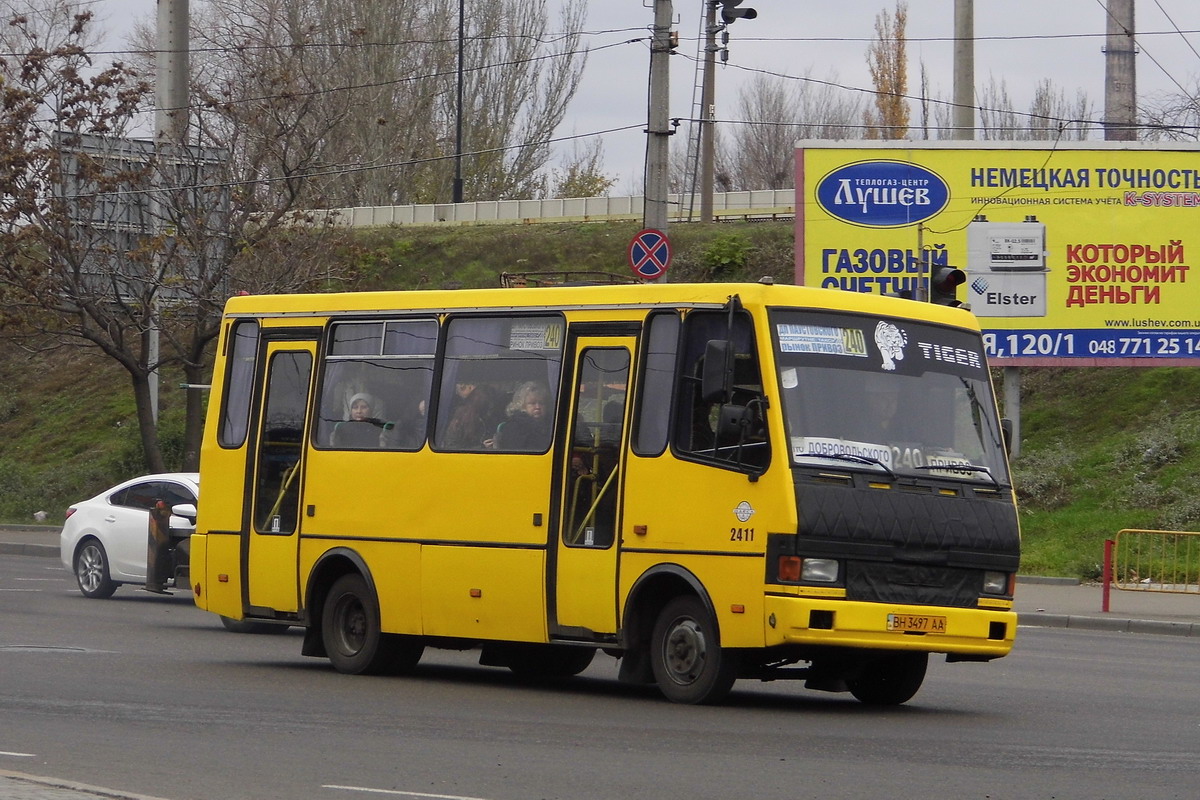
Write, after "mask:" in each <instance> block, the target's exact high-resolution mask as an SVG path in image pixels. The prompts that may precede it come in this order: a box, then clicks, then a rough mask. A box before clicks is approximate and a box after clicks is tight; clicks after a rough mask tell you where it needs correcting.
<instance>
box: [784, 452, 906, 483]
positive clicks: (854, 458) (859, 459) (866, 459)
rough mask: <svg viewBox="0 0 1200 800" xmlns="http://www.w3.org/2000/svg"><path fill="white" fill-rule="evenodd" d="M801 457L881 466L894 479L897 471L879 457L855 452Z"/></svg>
mask: <svg viewBox="0 0 1200 800" xmlns="http://www.w3.org/2000/svg"><path fill="white" fill-rule="evenodd" d="M800 457H801V458H829V459H833V460H834V461H850V462H852V463H854V464H869V465H871V466H873V467H879V468H880V469H882V470H883V471H884V472H886V473H887V474H888V477H889V478H892V479H893V480H894V479H895V477H896V473H894V472H892V468H891V467H889V466H888V465H887V464H885V463H883V462H882V461H880V460H879V459H878V458H871V457H870V456H859V455H855V454H854V453H801V454H800Z"/></svg>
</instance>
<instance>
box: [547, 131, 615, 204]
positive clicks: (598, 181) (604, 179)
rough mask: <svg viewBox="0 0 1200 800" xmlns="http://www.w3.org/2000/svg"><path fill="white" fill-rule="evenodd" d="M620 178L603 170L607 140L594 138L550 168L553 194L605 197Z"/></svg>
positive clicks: (576, 146)
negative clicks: (605, 141) (553, 167)
mask: <svg viewBox="0 0 1200 800" xmlns="http://www.w3.org/2000/svg"><path fill="white" fill-rule="evenodd" d="M616 182H617V179H616V178H615V177H613V176H611V175H606V174H605V173H604V143H603V142H602V141H600V140H599V139H593V140H592V141H590V142H588V143H587V144H584V145H580V143H579V140H576V141H575V143H574V147H572V149H571V152H570V153H569V154H567V155H566V156H565V157H564V158H563V160H562V163H561V164H560V165H559V166H558V167H557V168H555V169H553V170H551V172H550V196H551V197H604V196H606V195H607V194H608V191H609V190H610V189H611V188H612V186H613V184H614V183H616Z"/></svg>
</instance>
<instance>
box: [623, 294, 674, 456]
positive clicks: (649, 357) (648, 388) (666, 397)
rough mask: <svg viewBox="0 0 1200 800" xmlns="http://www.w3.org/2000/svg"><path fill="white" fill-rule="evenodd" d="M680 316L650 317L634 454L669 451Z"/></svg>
mask: <svg viewBox="0 0 1200 800" xmlns="http://www.w3.org/2000/svg"><path fill="white" fill-rule="evenodd" d="M679 328H680V321H679V315H678V314H677V313H675V312H668V313H665V314H663V313H657V314H651V315H650V318H649V320H647V322H646V329H647V335H646V337H645V341H646V346H645V352H644V353H643V355H642V358H641V364H642V369H641V373H642V375H641V389H640V390H639V392H638V397H639V400H638V405H637V409H636V414H635V417H634V434H633V451H634V452H635V453H637V454H638V455H639V456H658V455H661V454H662V452H663V451H664V450H666V449H667V438H668V437H669V435H670V430H671V428H670V426H671V386H672V384H673V383H674V381H675V361H676V358H677V357H678V354H679Z"/></svg>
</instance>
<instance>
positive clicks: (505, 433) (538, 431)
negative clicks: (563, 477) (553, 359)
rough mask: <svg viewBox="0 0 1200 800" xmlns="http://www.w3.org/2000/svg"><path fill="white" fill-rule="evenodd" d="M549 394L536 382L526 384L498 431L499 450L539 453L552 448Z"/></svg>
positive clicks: (496, 438)
mask: <svg viewBox="0 0 1200 800" xmlns="http://www.w3.org/2000/svg"><path fill="white" fill-rule="evenodd" d="M549 405H550V392H549V390H547V388H546V387H545V386H544V385H543V384H541V383H538V382H537V381H526V382H525V383H523V384H521V385H520V386H518V387H517V390H516V391H515V392H514V393H513V398H512V402H510V403H509V404H508V419H506V420H505V421H504V422H501V423H500V425H499V426H498V427H497V428H496V437H495V441H494V445H495V448H496V449H497V450H515V451H522V452H530V453H536V452H541V451H543V450H545V449H546V447H547V445H549V444H550V409H549Z"/></svg>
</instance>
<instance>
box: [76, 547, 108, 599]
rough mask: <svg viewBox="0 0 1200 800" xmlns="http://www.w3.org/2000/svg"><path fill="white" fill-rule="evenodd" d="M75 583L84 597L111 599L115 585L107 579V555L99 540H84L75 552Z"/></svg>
mask: <svg viewBox="0 0 1200 800" xmlns="http://www.w3.org/2000/svg"><path fill="white" fill-rule="evenodd" d="M75 582H76V583H78V584H79V591H80V592H82V593H83V596H84V597H90V598H92V599H93V600H103V599H104V598H106V597H112V594H113V592H115V591H116V590H117V583H116V582H115V581H114V580H112V578H110V577H108V554H107V553H105V552H104V545H102V544H100V540H99V539H85V540H84V542H83V544H81V545H80V546H79V549H78V550H76V551H75Z"/></svg>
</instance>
